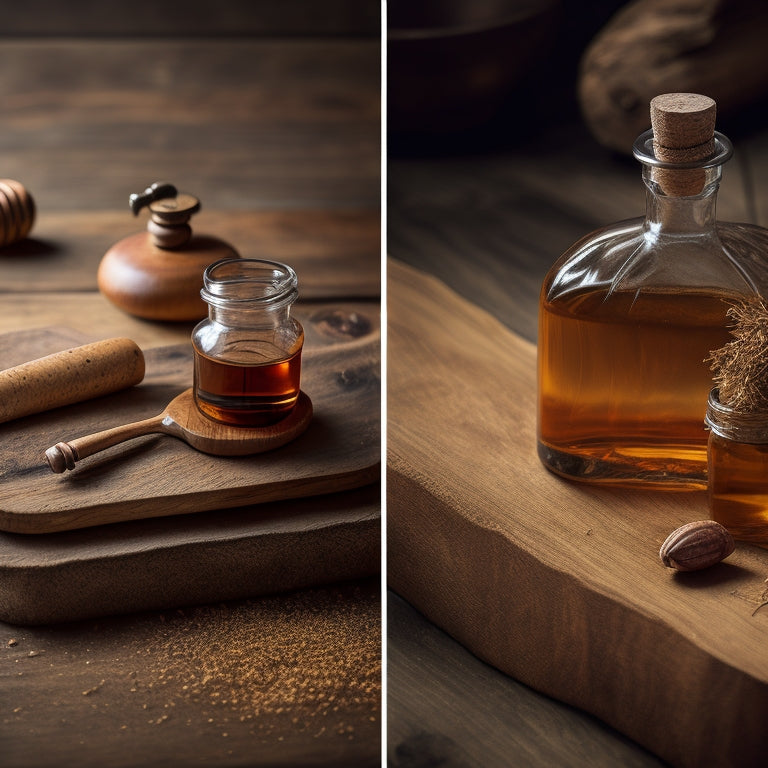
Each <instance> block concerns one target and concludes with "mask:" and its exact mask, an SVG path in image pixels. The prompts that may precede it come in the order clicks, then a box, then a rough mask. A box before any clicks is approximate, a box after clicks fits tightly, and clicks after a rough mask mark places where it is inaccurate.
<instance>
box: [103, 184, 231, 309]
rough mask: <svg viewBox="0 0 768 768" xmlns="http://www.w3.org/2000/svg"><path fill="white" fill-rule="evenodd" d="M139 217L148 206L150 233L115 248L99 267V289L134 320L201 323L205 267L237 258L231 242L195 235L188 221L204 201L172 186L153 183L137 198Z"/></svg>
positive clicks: (134, 204)
mask: <svg viewBox="0 0 768 768" xmlns="http://www.w3.org/2000/svg"><path fill="white" fill-rule="evenodd" d="M129 205H130V208H131V210H132V211H133V213H134V215H135V216H137V215H138V214H139V212H140V211H141V209H142V208H144V207H145V206H146V207H148V208H149V212H150V218H149V221H148V222H147V229H146V231H144V232H137V233H136V234H134V235H130V236H129V237H126V238H124V239H123V240H120V241H119V242H117V243H115V244H114V245H113V246H112V247H111V248H110V249H109V250H108V251H107V252H106V253H105V254H104V257H103V258H102V260H101V263H100V264H99V270H98V275H97V277H98V284H99V290H100V291H101V292H102V293H103V294H104V296H106V297H107V298H108V299H109V300H110V301H111V302H112V303H113V304H115V305H116V306H118V307H119V308H120V309H122V310H124V311H125V312H128V313H129V314H131V315H135V316H137V317H142V318H145V319H147V320H165V321H170V322H180V321H190V320H200V319H201V318H203V317H205V316H206V315H207V307H206V305H205V302H203V300H202V299H201V298H200V289H201V288H202V287H203V272H204V271H205V268H206V267H207V266H208V265H209V264H212V263H213V262H215V261H218V260H220V259H238V258H240V254H239V253H237V251H236V250H235V249H234V248H233V247H232V246H231V245H229V244H228V243H226V242H224V241H223V240H220V239H219V238H217V237H213V236H211V235H196V234H193V233H192V228H191V227H190V225H189V219H190V218H191V217H192V215H193V214H195V213H197V211H199V210H200V201H199V200H198V199H197V198H196V197H193V196H192V195H188V194H184V193H179V192H178V191H177V190H176V187H174V186H173V185H172V184H166V183H155V184H152V185H151V186H149V187H147V189H145V190H144V192H141V193H139V194H133V195H131V196H130V198H129Z"/></svg>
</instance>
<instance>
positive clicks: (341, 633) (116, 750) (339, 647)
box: [0, 579, 381, 768]
mask: <svg viewBox="0 0 768 768" xmlns="http://www.w3.org/2000/svg"><path fill="white" fill-rule="evenodd" d="M380 608H381V606H380V600H379V583H378V580H377V579H370V580H366V581H360V582H358V583H357V584H350V585H341V586H327V587H318V588H315V589H308V590H303V591H299V592H294V593H291V594H288V595H280V596H271V597H269V596H268V597H263V598H260V599H253V600H245V601H239V602H227V603H216V604H213V605H208V606H200V607H198V608H190V609H184V610H172V611H166V612H162V613H158V612H152V613H139V614H134V615H131V616H126V617H117V618H105V619H100V620H99V621H97V622H96V621H85V622H77V623H71V624H64V625H59V626H53V627H26V628H22V627H14V626H10V625H8V624H2V623H0V690H1V691H2V693H0V699H1V700H2V710H1V711H0V750H2V755H3V757H2V760H3V764H4V765H7V766H14V768H49V767H50V766H57V768H75V766H78V767H79V768H102V767H103V766H105V765H109V766H114V767H115V768H138V766H142V768H160V767H161V766H163V767H164V766H171V765H173V766H182V765H194V764H210V765H216V766H222V768H229V766H232V767H233V768H234V766H244V765H263V766H267V765H269V766H291V765H328V766H334V767H335V766H340V767H341V768H346V767H347V766H348V767H349V768H353V767H355V768H357V766H361V767H363V768H373V767H374V766H378V765H380V746H379V744H380V729H381V644H380V631H379V627H380ZM11 641H14V642H13V644H9V643H10V642H11Z"/></svg>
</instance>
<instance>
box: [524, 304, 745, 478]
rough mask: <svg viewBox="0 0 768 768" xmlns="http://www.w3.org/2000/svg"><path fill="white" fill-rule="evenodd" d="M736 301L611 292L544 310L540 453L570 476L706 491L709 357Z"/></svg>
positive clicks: (720, 342) (548, 463)
mask: <svg viewBox="0 0 768 768" xmlns="http://www.w3.org/2000/svg"><path fill="white" fill-rule="evenodd" d="M726 298H727V297H726V296H723V297H719V296H715V295H712V294H711V293H706V294H704V293H701V294H698V293H678V292H674V291H669V292H665V291H657V292H648V293H645V292H635V291H621V290H619V291H616V292H613V293H608V292H606V291H605V290H595V291H586V292H580V293H578V294H576V295H574V296H573V297H571V298H567V299H566V298H565V297H563V296H560V297H559V298H558V299H557V300H556V301H555V302H554V303H548V302H546V301H544V302H542V307H541V313H540V326H539V371H538V375H539V392H540V400H539V436H538V437H539V454H540V456H541V459H542V461H543V462H544V464H545V465H546V466H548V467H549V468H550V469H552V470H553V471H555V472H559V473H560V474H563V475H565V476H567V477H571V478H577V479H578V478H581V479H584V480H590V481H605V482H612V483H615V484H617V485H628V486H632V485H642V486H643V487H646V488H647V487H649V486H650V487H652V486H654V485H658V487H660V488H661V487H664V488H669V487H670V485H672V486H675V485H677V486H678V487H680V488H703V487H705V485H706V482H707V480H706V471H707V432H706V430H705V428H704V415H705V412H706V406H707V397H708V393H709V390H710V388H711V386H712V379H711V375H712V374H711V371H710V370H709V364H708V363H707V362H705V361H706V358H707V357H709V354H710V352H711V351H712V350H714V349H716V348H718V347H721V346H722V345H723V344H724V343H726V342H727V341H728V340H729V339H730V336H729V333H728V331H727V322H726V311H727V309H728V306H729V304H728V303H727V302H726V301H725V299H726Z"/></svg>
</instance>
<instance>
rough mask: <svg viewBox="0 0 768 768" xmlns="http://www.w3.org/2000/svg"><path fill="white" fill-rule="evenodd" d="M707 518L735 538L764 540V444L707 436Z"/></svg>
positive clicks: (767, 448) (767, 465)
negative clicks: (708, 515)
mask: <svg viewBox="0 0 768 768" xmlns="http://www.w3.org/2000/svg"><path fill="white" fill-rule="evenodd" d="M709 478H710V479H709V509H710V517H711V518H712V519H713V520H716V521H717V522H718V523H720V524H721V525H723V526H725V527H726V528H727V529H728V530H729V531H730V533H731V535H732V536H733V537H734V538H736V539H741V540H742V541H751V542H754V543H758V544H766V543H768V443H760V444H753V443H739V442H735V441H733V440H728V439H726V438H724V437H721V436H719V435H716V434H714V433H712V434H711V435H710V438H709Z"/></svg>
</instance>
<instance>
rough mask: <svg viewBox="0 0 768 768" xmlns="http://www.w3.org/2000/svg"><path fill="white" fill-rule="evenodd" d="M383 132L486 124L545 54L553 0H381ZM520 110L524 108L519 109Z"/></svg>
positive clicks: (554, 15)
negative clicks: (383, 2)
mask: <svg viewBox="0 0 768 768" xmlns="http://www.w3.org/2000/svg"><path fill="white" fill-rule="evenodd" d="M387 6H388V18H387V115H388V130H389V132H390V134H395V135H398V134H403V135H424V134H443V135H444V134H446V133H451V132H459V131H466V130H468V129H472V128H475V127H476V126H478V125H481V124H482V123H484V122H487V121H488V120H490V119H491V118H492V117H493V116H494V115H495V114H496V112H497V111H498V110H499V109H500V107H501V106H502V105H503V104H504V102H505V100H506V99H507V98H509V96H510V94H511V93H513V92H514V91H515V90H516V89H518V88H519V87H520V86H521V85H524V84H525V83H526V81H527V80H528V79H530V78H534V79H535V76H536V70H537V68H538V67H540V66H541V65H543V63H544V62H545V61H546V59H547V56H548V55H549V53H550V52H551V50H552V46H553V45H554V42H555V39H556V35H557V27H558V20H559V14H560V2H559V0H463V1H462V0H410V2H409V1H408V0H389V2H388V4H387ZM523 108H524V105H523Z"/></svg>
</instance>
